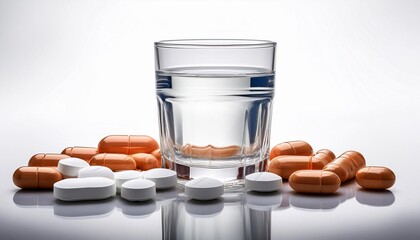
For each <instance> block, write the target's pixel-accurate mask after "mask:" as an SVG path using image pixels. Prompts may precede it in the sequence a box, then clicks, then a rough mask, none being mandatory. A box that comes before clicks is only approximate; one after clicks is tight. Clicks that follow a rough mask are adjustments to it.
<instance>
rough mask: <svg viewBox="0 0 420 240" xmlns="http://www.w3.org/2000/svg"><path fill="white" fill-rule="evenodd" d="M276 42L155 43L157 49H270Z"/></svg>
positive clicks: (201, 41) (228, 40)
mask: <svg viewBox="0 0 420 240" xmlns="http://www.w3.org/2000/svg"><path fill="white" fill-rule="evenodd" d="M276 45H277V43H276V42H273V41H270V40H259V39H219V38H215V39H173V40H162V41H158V42H155V47H157V48H183V49H188V48H269V47H275V46H276Z"/></svg>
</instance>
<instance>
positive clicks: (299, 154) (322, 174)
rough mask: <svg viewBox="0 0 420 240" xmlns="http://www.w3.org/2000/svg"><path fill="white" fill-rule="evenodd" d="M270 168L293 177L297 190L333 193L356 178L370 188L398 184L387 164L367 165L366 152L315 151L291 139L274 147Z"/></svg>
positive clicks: (362, 185)
mask: <svg viewBox="0 0 420 240" xmlns="http://www.w3.org/2000/svg"><path fill="white" fill-rule="evenodd" d="M268 171H269V172H272V173H275V174H277V175H279V176H280V177H282V178H283V179H288V180H289V185H290V187H291V188H292V189H293V190H295V191H296V192H300V193H312V194H332V193H334V192H336V191H337V190H338V189H339V187H340V185H341V184H343V183H344V182H347V181H349V180H351V179H354V178H356V182H357V184H359V185H360V186H361V187H363V188H365V189H367V190H384V189H387V188H390V187H392V186H393V185H394V183H395V178H396V177H395V174H394V173H393V172H392V170H390V169H389V168H386V167H379V166H376V167H366V161H365V158H364V157H363V155H362V154H361V153H359V152H357V151H346V152H344V153H343V154H341V155H340V156H339V157H337V158H336V157H335V155H334V153H333V152H332V151H330V150H328V149H322V150H319V151H317V152H316V153H315V154H313V149H312V147H311V146H310V145H309V144H308V143H307V142H304V141H290V142H284V143H280V144H278V145H276V146H274V147H273V148H272V150H271V152H270V163H269V165H268Z"/></svg>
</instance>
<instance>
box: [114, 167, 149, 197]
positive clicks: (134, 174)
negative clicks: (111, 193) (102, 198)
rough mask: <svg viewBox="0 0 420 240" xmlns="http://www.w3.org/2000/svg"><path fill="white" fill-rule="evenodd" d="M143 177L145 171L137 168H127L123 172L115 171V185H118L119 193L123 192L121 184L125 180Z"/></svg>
mask: <svg viewBox="0 0 420 240" xmlns="http://www.w3.org/2000/svg"><path fill="white" fill-rule="evenodd" d="M139 178H143V172H140V171H136V170H125V171H121V172H116V173H115V185H116V186H117V193H119V192H121V185H123V184H124V183H125V182H127V181H130V180H133V179H139Z"/></svg>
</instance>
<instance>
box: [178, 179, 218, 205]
mask: <svg viewBox="0 0 420 240" xmlns="http://www.w3.org/2000/svg"><path fill="white" fill-rule="evenodd" d="M223 192H224V187H223V183H222V182H221V181H219V180H217V179H213V178H208V177H203V178H196V179H193V180H191V181H189V182H187V183H186V184H185V194H186V195H187V196H189V197H190V198H192V199H197V200H212V199H215V198H218V197H220V196H222V195H223Z"/></svg>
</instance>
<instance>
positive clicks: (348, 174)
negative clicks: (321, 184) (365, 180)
mask: <svg viewBox="0 0 420 240" xmlns="http://www.w3.org/2000/svg"><path fill="white" fill-rule="evenodd" d="M364 166H366V161H365V158H364V157H363V155H362V154H360V153H359V152H356V151H347V152H344V153H343V154H341V155H340V156H339V157H338V158H336V159H335V160H334V161H332V162H331V163H329V164H327V166H325V167H324V168H323V170H325V171H330V172H334V173H335V174H337V175H338V177H340V180H341V182H342V183H344V182H345V181H348V180H350V179H353V178H354V177H355V175H356V172H357V171H358V170H359V169H361V168H363V167H364Z"/></svg>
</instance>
